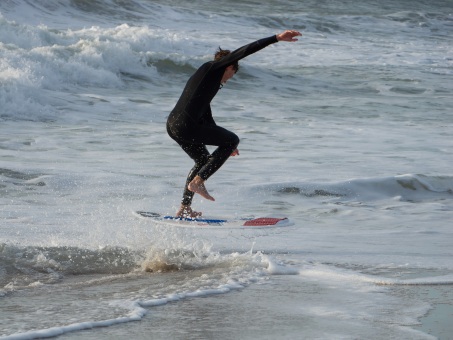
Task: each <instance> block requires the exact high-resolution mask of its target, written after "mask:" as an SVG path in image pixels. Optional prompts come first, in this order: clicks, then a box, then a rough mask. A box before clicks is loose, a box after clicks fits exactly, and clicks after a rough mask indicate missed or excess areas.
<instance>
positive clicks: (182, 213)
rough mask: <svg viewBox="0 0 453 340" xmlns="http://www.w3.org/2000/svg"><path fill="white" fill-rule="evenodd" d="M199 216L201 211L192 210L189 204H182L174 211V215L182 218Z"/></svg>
mask: <svg viewBox="0 0 453 340" xmlns="http://www.w3.org/2000/svg"><path fill="white" fill-rule="evenodd" d="M199 216H201V212H199V211H193V210H192V208H191V207H190V205H183V204H181V207H180V208H179V210H178V212H177V213H176V217H184V218H196V217H199Z"/></svg>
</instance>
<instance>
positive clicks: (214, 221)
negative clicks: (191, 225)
mask: <svg viewBox="0 0 453 340" xmlns="http://www.w3.org/2000/svg"><path fill="white" fill-rule="evenodd" d="M163 218H164V220H175V221H189V222H203V223H226V222H227V220H219V219H207V218H188V217H175V216H164V217H163Z"/></svg>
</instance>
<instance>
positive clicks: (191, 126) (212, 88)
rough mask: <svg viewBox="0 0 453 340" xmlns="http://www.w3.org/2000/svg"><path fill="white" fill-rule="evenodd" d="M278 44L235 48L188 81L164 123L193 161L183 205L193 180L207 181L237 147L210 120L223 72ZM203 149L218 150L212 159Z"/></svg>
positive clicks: (257, 43)
mask: <svg viewBox="0 0 453 340" xmlns="http://www.w3.org/2000/svg"><path fill="white" fill-rule="evenodd" d="M277 41H278V40H277V37H276V36H275V35H274V36H271V37H268V38H264V39H260V40H257V41H255V42H253V43H251V44H248V45H245V46H243V47H241V48H238V49H237V50H235V51H233V52H231V53H230V54H228V55H227V56H225V57H223V58H222V59H220V60H218V61H210V62H207V63H205V64H203V65H202V66H201V67H200V68H199V69H198V70H197V71H196V72H195V73H194V74H193V75H192V76H191V77H190V79H189V80H188V81H187V84H186V86H185V88H184V91H183V93H182V94H181V97H180V98H179V100H178V102H177V103H176V106H175V107H174V109H173V110H172V111H171V113H170V115H169V117H168V120H167V132H168V134H169V135H170V137H171V138H173V139H174V140H175V141H176V142H177V143H178V144H179V145H180V146H181V148H182V149H183V150H184V151H185V152H186V153H187V154H188V155H189V157H190V158H192V159H193V160H194V161H195V165H194V167H193V168H192V170H191V171H190V172H189V175H188V176H187V181H186V186H185V188H184V194H183V200H182V204H184V205H190V204H191V203H192V198H193V195H194V193H193V192H192V191H190V190H188V188H187V186H188V184H189V183H190V182H191V181H192V179H193V178H195V176H197V175H199V176H200V177H201V178H202V179H204V180H207V179H208V178H209V177H210V176H211V175H212V174H214V173H215V172H216V171H217V170H218V169H219V168H220V167H221V166H222V165H223V163H225V161H226V160H227V159H228V157H230V155H231V153H232V152H233V151H234V150H235V149H236V148H237V146H238V144H239V137H238V136H236V135H235V134H234V133H233V132H231V131H228V130H227V129H224V128H222V127H220V126H217V125H216V123H215V122H214V119H213V118H212V112H211V105H210V104H211V101H212V99H213V98H214V97H215V95H216V94H217V92H218V91H219V89H220V86H221V80H222V77H223V74H224V73H225V69H226V68H227V67H228V66H230V65H232V64H234V63H235V62H237V61H238V60H240V59H242V58H245V57H246V56H248V55H250V54H252V53H255V52H258V51H259V50H261V49H263V48H265V47H266V46H268V45H270V44H273V43H276V42H277ZM206 145H215V146H218V148H217V149H216V150H215V151H214V152H213V153H212V155H211V154H209V152H208V150H207V148H206Z"/></svg>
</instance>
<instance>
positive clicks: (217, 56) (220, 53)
mask: <svg viewBox="0 0 453 340" xmlns="http://www.w3.org/2000/svg"><path fill="white" fill-rule="evenodd" d="M230 53H231V51H230V50H222V48H221V47H220V46H219V49H218V50H217V52H216V53H215V55H214V61H219V60H220V59H222V58H223V57H225V56H227V55H228V54H230ZM231 66H233V69H234V73H236V72H237V71H238V70H239V63H238V62H237V61H236V62H234V63H233V64H231Z"/></svg>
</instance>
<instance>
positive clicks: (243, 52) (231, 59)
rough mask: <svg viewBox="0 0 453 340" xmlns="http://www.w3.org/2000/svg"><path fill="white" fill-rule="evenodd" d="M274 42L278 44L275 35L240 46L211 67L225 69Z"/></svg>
mask: <svg viewBox="0 0 453 340" xmlns="http://www.w3.org/2000/svg"><path fill="white" fill-rule="evenodd" d="M276 42H278V40H277V36H276V35H273V36H271V37H268V38H263V39H260V40H257V41H255V42H252V43H250V44H247V45H245V46H242V47H240V48H238V49H237V50H234V51H233V52H231V53H230V54H228V55H227V56H225V57H223V58H222V59H221V60H219V61H217V62H215V63H214V64H213V67H214V68H222V67H227V66H229V65H231V64H233V63H235V62H236V61H238V60H241V59H243V58H245V57H247V56H249V55H250V54H253V53H255V52H258V51H259V50H262V49H263V48H265V47H267V46H269V45H270V44H274V43H276Z"/></svg>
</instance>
